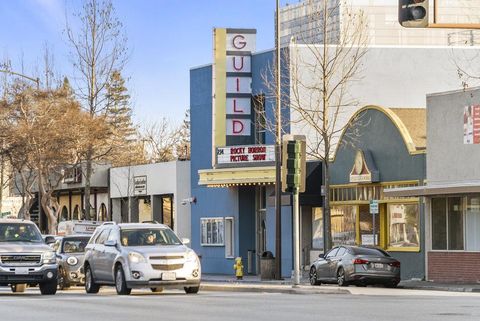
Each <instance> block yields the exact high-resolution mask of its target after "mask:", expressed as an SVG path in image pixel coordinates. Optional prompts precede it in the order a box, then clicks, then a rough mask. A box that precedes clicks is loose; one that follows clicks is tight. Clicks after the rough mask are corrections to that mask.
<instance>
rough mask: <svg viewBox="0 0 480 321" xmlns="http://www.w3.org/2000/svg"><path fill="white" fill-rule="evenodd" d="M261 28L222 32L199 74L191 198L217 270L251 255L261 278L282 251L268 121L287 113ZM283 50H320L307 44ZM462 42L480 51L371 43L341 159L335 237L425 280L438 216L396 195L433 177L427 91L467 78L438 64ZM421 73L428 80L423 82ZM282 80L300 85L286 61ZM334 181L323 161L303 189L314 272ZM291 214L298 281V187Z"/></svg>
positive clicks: (285, 225) (285, 201)
mask: <svg viewBox="0 0 480 321" xmlns="http://www.w3.org/2000/svg"><path fill="white" fill-rule="evenodd" d="M255 36H256V31H255V30H254V29H221V28H216V29H214V32H213V39H214V41H213V44H214V48H213V63H211V64H208V65H203V66H199V67H194V68H192V69H191V70H190V111H191V152H192V156H191V186H192V187H191V196H192V197H195V198H196V203H195V204H192V205H191V229H192V233H191V235H192V248H193V249H194V250H195V251H197V253H198V254H199V255H200V256H201V260H202V268H203V270H204V272H205V273H222V274H233V268H232V267H233V260H234V258H235V257H238V256H240V257H242V258H243V263H244V266H245V272H247V273H251V274H257V273H259V272H260V264H259V259H260V256H261V254H262V253H263V252H264V251H271V252H273V254H274V256H275V204H274V182H275V169H274V143H275V137H274V135H273V134H272V133H271V132H270V131H268V130H265V127H268V126H264V125H265V123H272V122H274V120H275V117H274V111H275V101H274V98H271V97H272V95H271V94H270V91H269V88H268V87H269V84H270V85H271V84H272V83H274V82H273V79H272V77H271V76H270V75H269V74H268V72H266V71H268V70H269V69H272V68H273V67H274V55H275V52H274V51H273V50H268V51H263V52H256V51H255ZM282 50H286V51H292V50H296V52H297V53H298V54H300V55H303V56H304V57H308V54H306V53H305V51H306V50H308V47H307V46H305V45H297V46H295V47H292V45H290V46H289V47H287V48H284V49H282ZM452 50H454V51H469V50H471V49H470V48H453V49H452V48H441V47H425V46H423V47H401V46H398V47H395V46H388V47H387V46H385V47H380V46H375V47H371V48H369V50H368V51H367V53H366V54H365V58H364V60H363V66H362V70H363V77H362V80H361V81H358V82H355V84H354V85H352V87H351V88H350V94H351V96H352V97H356V98H357V99H358V101H359V102H360V106H361V107H356V108H352V109H351V110H350V112H349V113H347V114H348V115H347V116H346V117H345V119H344V120H343V121H344V125H345V129H344V131H343V133H342V135H341V136H340V137H339V138H338V144H337V149H336V151H335V153H334V154H333V155H332V163H331V166H330V182H331V185H330V202H331V221H332V236H333V243H334V244H356V245H362V244H363V245H372V244H374V241H375V244H376V245H377V246H380V247H381V248H383V249H385V250H386V251H388V252H389V253H390V254H391V255H392V256H394V257H395V258H397V259H399V260H400V261H401V264H402V279H410V278H419V279H423V278H425V276H426V274H427V271H426V270H427V262H428V257H427V255H426V251H428V249H427V248H426V246H429V245H428V244H429V242H430V241H429V240H430V236H431V232H430V231H429V230H427V229H426V228H425V227H426V225H425V223H426V218H427V217H428V214H427V215H426V212H425V211H426V210H425V204H424V202H423V201H422V200H423V198H422V195H413V194H411V195H410V194H409V195H390V194H387V193H386V191H387V190H395V189H402V188H413V189H415V188H417V187H418V188H420V187H421V186H424V185H425V180H426V178H427V171H426V168H427V167H426V163H427V159H426V148H427V143H426V142H427V140H426V109H425V108H424V107H423V106H425V95H426V94H427V93H429V92H441V91H445V90H448V88H455V86H456V85H457V81H456V80H455V77H457V72H456V67H455V66H454V65H453V64H452V65H451V66H450V65H444V68H441V70H438V68H435V67H436V66H438V65H439V64H440V63H442V62H444V61H448V59H449V58H448V57H450V56H451V52H452ZM459 54H461V53H459ZM392 61H396V62H398V63H397V64H392V63H391V62H392ZM289 63H291V62H287V63H286V64H285V65H288V64H289ZM399 70H402V72H398V71H399ZM415 73H420V74H422V77H413V78H412V77H411V75H412V74H415ZM282 77H284V78H283V79H284V80H283V81H282V84H285V85H284V87H283V88H282V90H283V91H284V92H285V93H287V95H286V96H288V93H289V90H290V88H289V87H290V85H289V82H291V81H292V79H291V77H290V75H289V68H288V66H282ZM400 87H401V90H398V89H399V88H400ZM406 92H408V93H409V94H408V95H407V94H405V93H406ZM405 106H408V107H418V108H402V107H405ZM283 107H284V108H282V110H283V111H282V117H283V118H284V119H287V120H292V119H293V117H294V113H293V112H292V111H291V110H290V109H289V98H288V97H287V98H286V99H285V102H284V105H283ZM389 107H391V108H389ZM261 115H265V117H263V116H261ZM265 118H266V119H265ZM291 124H292V125H285V126H284V128H283V129H284V131H285V132H288V133H292V134H304V133H303V132H302V130H301V129H299V128H295V122H293V123H291ZM352 137H353V138H354V139H353V140H352ZM322 181H323V178H322V166H321V164H320V163H319V162H307V184H306V191H305V193H303V194H301V195H300V206H301V208H300V213H301V215H300V219H301V223H300V224H301V237H300V239H301V251H302V252H301V264H302V265H304V266H305V267H306V269H308V267H309V264H310V263H311V262H312V260H314V259H315V258H316V257H318V254H319V253H321V252H322V249H323V233H322V230H323V221H322V220H323V217H322V195H321V189H322V188H321V187H322ZM371 201H376V203H377V204H378V212H379V213H378V214H375V216H374V215H373V214H371V213H370V208H369V206H370V205H369V204H370V202H371ZM452 206H453V205H452ZM281 212H282V216H281V217H282V234H281V240H282V255H281V258H282V261H281V265H282V275H283V276H288V277H289V276H291V270H292V266H293V261H292V260H293V247H292V236H293V235H292V210H291V196H290V195H289V194H285V195H283V196H282V207H281ZM427 212H428V207H427ZM374 220H375V229H374V228H373V226H374V224H373V223H374V222H373V221H374ZM449 226H450V227H447V230H448V228H451V226H452V225H449ZM428 255H430V253H429V254H428Z"/></svg>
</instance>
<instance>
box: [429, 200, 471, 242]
mask: <svg viewBox="0 0 480 321" xmlns="http://www.w3.org/2000/svg"><path fill="white" fill-rule="evenodd" d="M463 199H464V198H463V197H448V198H433V199H432V249H433V250H463V249H464V240H463V235H464V231H463V215H464V214H463V212H464V211H463V206H462V204H463ZM467 239H468V234H467Z"/></svg>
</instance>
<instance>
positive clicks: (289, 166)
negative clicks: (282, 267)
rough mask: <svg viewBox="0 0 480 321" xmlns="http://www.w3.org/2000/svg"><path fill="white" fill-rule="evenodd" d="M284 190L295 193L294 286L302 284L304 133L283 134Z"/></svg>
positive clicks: (293, 209) (293, 206)
mask: <svg viewBox="0 0 480 321" xmlns="http://www.w3.org/2000/svg"><path fill="white" fill-rule="evenodd" d="M282 153H283V155H282V190H283V191H285V192H287V193H292V194H293V204H292V218H293V231H292V232H293V276H292V277H293V280H292V283H293V286H297V285H299V284H300V278H301V272H300V257H301V249H300V213H299V212H300V210H299V207H300V203H299V200H298V199H299V197H298V194H299V193H300V192H305V175H306V174H305V172H306V164H305V162H306V139H305V136H303V135H285V136H283V148H282Z"/></svg>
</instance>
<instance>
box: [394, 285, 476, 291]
mask: <svg viewBox="0 0 480 321" xmlns="http://www.w3.org/2000/svg"><path fill="white" fill-rule="evenodd" d="M398 288H399V289H406V290H426V291H447V292H472V293H478V292H480V289H477V288H464V287H448V286H421V287H412V286H408V285H405V286H399V287H398Z"/></svg>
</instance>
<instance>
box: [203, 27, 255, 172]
mask: <svg viewBox="0 0 480 321" xmlns="http://www.w3.org/2000/svg"><path fill="white" fill-rule="evenodd" d="M256 33H257V31H256V30H255V29H224V28H215V29H214V31H213V38H214V41H213V42H214V48H213V53H214V61H213V77H212V78H213V79H212V82H213V83H212V88H213V95H212V108H213V110H212V117H213V119H212V145H213V147H214V148H213V149H212V150H215V148H216V147H222V146H225V145H226V142H227V136H231V137H236V136H240V137H242V136H243V137H245V136H251V135H252V126H251V122H252V120H251V115H252V103H251V100H252V56H251V54H252V52H253V51H255V46H256ZM213 159H215V158H213ZM212 165H215V164H212Z"/></svg>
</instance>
